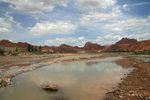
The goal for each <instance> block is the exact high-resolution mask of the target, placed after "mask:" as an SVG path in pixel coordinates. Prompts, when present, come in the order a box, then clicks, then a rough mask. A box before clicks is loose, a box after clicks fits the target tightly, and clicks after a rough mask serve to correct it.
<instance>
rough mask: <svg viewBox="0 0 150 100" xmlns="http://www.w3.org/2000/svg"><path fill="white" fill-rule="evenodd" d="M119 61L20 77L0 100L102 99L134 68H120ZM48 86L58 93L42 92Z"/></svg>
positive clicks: (57, 67) (54, 68)
mask: <svg viewBox="0 0 150 100" xmlns="http://www.w3.org/2000/svg"><path fill="white" fill-rule="evenodd" d="M118 59H121V57H113V58H105V59H99V60H89V61H80V62H70V63H62V64H53V65H49V66H46V67H42V68H39V69H37V70H34V71H32V72H27V73H23V74H20V75H18V76H16V77H15V78H13V80H12V82H13V84H12V85H9V86H7V87H3V88H1V89H0V100H64V98H65V99H67V100H101V99H102V98H103V97H104V94H105V93H106V92H107V91H106V90H107V89H111V88H112V87H114V86H116V85H117V84H118V83H119V82H120V78H122V77H123V75H124V74H125V73H127V72H129V70H131V69H132V68H128V69H124V68H123V67H121V66H119V65H117V64H116V63H115V62H114V61H115V60H118ZM46 84H56V85H57V86H58V88H59V91H58V92H46V91H44V90H42V87H43V86H44V85H46Z"/></svg>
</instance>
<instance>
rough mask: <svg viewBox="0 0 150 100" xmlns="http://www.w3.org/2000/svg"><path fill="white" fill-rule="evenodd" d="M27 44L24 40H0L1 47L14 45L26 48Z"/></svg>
mask: <svg viewBox="0 0 150 100" xmlns="http://www.w3.org/2000/svg"><path fill="white" fill-rule="evenodd" d="M28 45H29V44H28V43H26V42H18V43H14V42H11V41H9V40H0V46H3V47H15V48H23V49H27V48H28Z"/></svg>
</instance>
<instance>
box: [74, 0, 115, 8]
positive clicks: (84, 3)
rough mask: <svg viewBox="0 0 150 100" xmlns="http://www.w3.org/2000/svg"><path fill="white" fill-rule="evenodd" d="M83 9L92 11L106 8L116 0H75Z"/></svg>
mask: <svg viewBox="0 0 150 100" xmlns="http://www.w3.org/2000/svg"><path fill="white" fill-rule="evenodd" d="M75 3H76V5H78V6H79V7H80V8H81V9H82V11H91V10H97V9H106V8H108V7H110V6H113V5H114V4H116V0H75Z"/></svg>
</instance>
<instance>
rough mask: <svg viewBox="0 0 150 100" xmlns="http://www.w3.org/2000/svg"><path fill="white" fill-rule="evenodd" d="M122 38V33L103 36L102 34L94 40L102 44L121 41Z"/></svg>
mask: <svg viewBox="0 0 150 100" xmlns="http://www.w3.org/2000/svg"><path fill="white" fill-rule="evenodd" d="M121 38H122V36H121V35H114V34H113V35H112V34H108V35H105V36H103V37H101V36H99V37H97V38H96V40H95V41H94V42H95V43H99V44H101V45H110V44H113V43H115V42H117V41H119V40H120V39H121Z"/></svg>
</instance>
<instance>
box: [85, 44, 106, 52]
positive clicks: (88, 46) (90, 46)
mask: <svg viewBox="0 0 150 100" xmlns="http://www.w3.org/2000/svg"><path fill="white" fill-rule="evenodd" d="M103 48H104V46H101V45H99V44H96V43H95V44H94V43H91V42H87V43H86V44H85V45H84V47H83V49H84V50H86V51H87V52H98V51H99V50H101V49H103Z"/></svg>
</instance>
